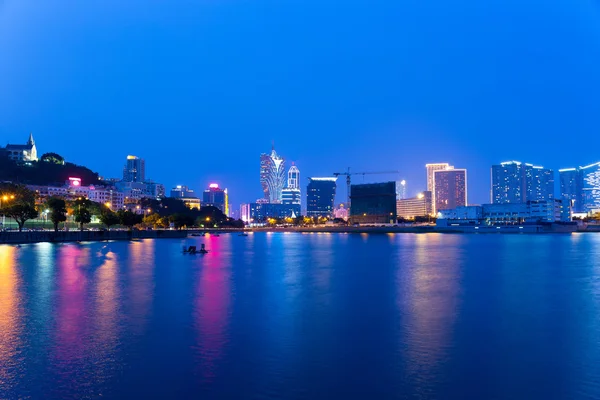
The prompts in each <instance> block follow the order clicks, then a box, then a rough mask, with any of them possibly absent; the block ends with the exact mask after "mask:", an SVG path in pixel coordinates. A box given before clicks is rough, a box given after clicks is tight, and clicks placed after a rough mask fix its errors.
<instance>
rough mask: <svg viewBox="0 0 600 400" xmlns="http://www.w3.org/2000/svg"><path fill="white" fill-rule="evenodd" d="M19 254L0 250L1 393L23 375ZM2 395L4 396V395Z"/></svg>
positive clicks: (1, 248) (14, 384)
mask: <svg viewBox="0 0 600 400" xmlns="http://www.w3.org/2000/svg"><path fill="white" fill-rule="evenodd" d="M17 262H18V256H17V250H16V248H15V247H11V246H0V389H2V388H6V389H5V390H6V391H8V390H11V389H13V388H14V386H16V384H17V382H16V379H17V377H18V376H19V374H20V373H21V371H22V365H21V363H22V356H21V354H20V351H19V349H21V348H22V343H21V340H20V337H21V334H22V328H23V323H22V320H21V319H22V318H23V312H24V310H22V307H21V301H22V298H21V294H20V285H21V278H20V275H19V274H18V272H17ZM0 393H1V392H0Z"/></svg>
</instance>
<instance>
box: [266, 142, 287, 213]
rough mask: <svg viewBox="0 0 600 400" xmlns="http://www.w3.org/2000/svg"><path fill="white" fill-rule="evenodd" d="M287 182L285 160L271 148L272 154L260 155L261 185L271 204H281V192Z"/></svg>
mask: <svg viewBox="0 0 600 400" xmlns="http://www.w3.org/2000/svg"><path fill="white" fill-rule="evenodd" d="M284 181H285V160H284V158H283V157H280V156H279V155H278V154H277V152H276V151H275V146H273V147H272V148H271V154H265V153H263V154H261V155H260V184H261V186H262V189H263V193H264V195H265V199H266V200H267V201H268V202H269V203H281V191H282V190H283V184H284Z"/></svg>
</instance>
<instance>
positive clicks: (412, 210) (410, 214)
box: [396, 191, 433, 219]
mask: <svg viewBox="0 0 600 400" xmlns="http://www.w3.org/2000/svg"><path fill="white" fill-rule="evenodd" d="M432 214H433V209H432V202H431V192H429V191H425V192H423V193H419V194H418V195H417V197H412V198H410V199H400V200H398V201H397V202H396V215H397V217H398V218H404V219H415V217H427V216H430V215H432Z"/></svg>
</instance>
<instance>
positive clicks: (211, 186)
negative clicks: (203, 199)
mask: <svg viewBox="0 0 600 400" xmlns="http://www.w3.org/2000/svg"><path fill="white" fill-rule="evenodd" d="M208 187H209V188H210V189H218V188H219V184H218V183H211V184H210V185H208Z"/></svg>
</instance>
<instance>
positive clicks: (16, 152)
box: [1, 133, 38, 162]
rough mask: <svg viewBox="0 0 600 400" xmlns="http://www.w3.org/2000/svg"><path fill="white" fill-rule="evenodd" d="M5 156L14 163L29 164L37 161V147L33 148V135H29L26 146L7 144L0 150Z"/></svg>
mask: <svg viewBox="0 0 600 400" xmlns="http://www.w3.org/2000/svg"><path fill="white" fill-rule="evenodd" d="M1 150H2V151H3V152H4V153H5V154H6V156H7V157H8V159H9V160H12V161H15V162H31V161H37V160H38V156H37V147H36V146H35V140H33V134H32V133H30V134H29V140H27V143H26V144H7V145H6V147H4V148H1Z"/></svg>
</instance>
